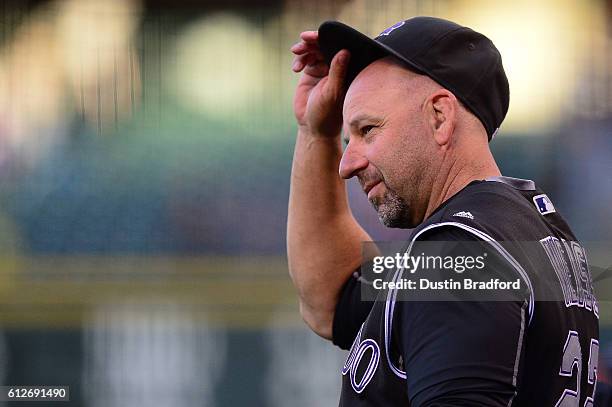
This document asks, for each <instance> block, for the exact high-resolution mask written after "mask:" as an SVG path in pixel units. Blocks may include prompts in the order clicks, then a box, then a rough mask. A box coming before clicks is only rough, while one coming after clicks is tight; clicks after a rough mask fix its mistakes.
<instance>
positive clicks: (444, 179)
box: [424, 148, 501, 219]
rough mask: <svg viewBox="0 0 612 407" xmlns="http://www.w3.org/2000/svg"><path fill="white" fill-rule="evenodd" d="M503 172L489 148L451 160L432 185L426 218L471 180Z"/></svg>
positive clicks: (482, 178)
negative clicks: (466, 156)
mask: <svg viewBox="0 0 612 407" xmlns="http://www.w3.org/2000/svg"><path fill="white" fill-rule="evenodd" d="M500 175H501V172H500V171H499V168H498V167H497V164H496V163H495V160H494V159H493V156H492V155H491V152H490V151H489V149H488V148H486V150H485V151H479V152H477V153H474V154H471V157H469V158H468V159H465V158H464V159H457V158H456V157H455V159H454V160H450V165H446V166H442V167H441V168H440V171H438V173H437V175H436V177H435V179H434V182H433V184H432V187H431V194H430V197H429V201H428V205H427V209H426V210H425V216H424V219H427V218H429V217H430V216H431V214H432V213H433V212H434V211H435V210H436V209H437V208H438V207H439V206H440V205H442V204H443V203H444V202H446V201H447V200H448V199H450V198H451V197H452V196H453V195H455V194H456V193H457V192H459V191H461V190H462V189H463V188H465V187H466V186H467V185H468V184H469V183H470V182H472V181H476V180H484V179H486V178H489V177H494V176H500Z"/></svg>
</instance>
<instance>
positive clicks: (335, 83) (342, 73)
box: [327, 49, 351, 95]
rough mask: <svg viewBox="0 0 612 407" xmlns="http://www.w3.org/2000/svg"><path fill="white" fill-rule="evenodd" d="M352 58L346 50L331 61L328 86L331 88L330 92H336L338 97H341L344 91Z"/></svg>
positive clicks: (341, 51)
mask: <svg viewBox="0 0 612 407" xmlns="http://www.w3.org/2000/svg"><path fill="white" fill-rule="evenodd" d="M350 57H351V55H350V53H349V52H348V51H347V50H346V49H343V50H340V51H339V52H338V53H337V54H336V55H334V58H333V59H332V61H331V65H330V67H329V79H328V82H327V84H328V85H327V86H329V87H330V91H332V92H334V93H335V94H336V95H340V94H342V92H343V91H344V81H345V79H346V73H347V68H348V63H349V60H350Z"/></svg>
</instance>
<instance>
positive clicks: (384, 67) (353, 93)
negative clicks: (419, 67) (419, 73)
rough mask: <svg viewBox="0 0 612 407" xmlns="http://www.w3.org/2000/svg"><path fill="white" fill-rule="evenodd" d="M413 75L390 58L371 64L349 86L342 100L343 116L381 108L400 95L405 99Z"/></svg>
mask: <svg viewBox="0 0 612 407" xmlns="http://www.w3.org/2000/svg"><path fill="white" fill-rule="evenodd" d="M413 75H415V74H413V73H412V72H410V71H408V70H407V69H406V68H404V67H402V66H401V65H400V64H398V63H396V62H394V61H393V59H391V58H383V59H379V60H376V61H374V62H372V63H371V64H370V65H368V66H367V67H366V68H365V69H363V70H362V71H361V72H360V73H359V74H358V75H357V77H356V78H355V79H354V80H353V82H352V83H351V85H350V86H349V88H348V90H347V92H346V96H345V98H344V108H343V111H344V114H345V115H346V114H350V113H351V112H352V111H354V110H356V109H359V108H364V107H368V106H381V104H382V105H384V104H386V103H390V102H391V101H395V100H396V99H397V98H398V97H399V96H402V95H403V96H404V97H406V96H407V94H406V91H407V87H408V85H409V82H410V80H411V78H412V76H413Z"/></svg>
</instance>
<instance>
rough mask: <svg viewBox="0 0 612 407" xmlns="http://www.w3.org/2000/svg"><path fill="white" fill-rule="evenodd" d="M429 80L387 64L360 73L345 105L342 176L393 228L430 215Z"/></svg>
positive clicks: (381, 62) (386, 60) (384, 61)
mask: <svg viewBox="0 0 612 407" xmlns="http://www.w3.org/2000/svg"><path fill="white" fill-rule="evenodd" d="M425 78H426V77H423V76H421V75H416V74H414V73H412V72H409V71H408V70H406V69H405V68H403V67H401V66H400V65H398V64H396V63H394V62H393V61H392V60H391V59H390V58H384V59H381V60H378V61H375V62H373V63H372V64H370V65H369V66H368V67H366V68H365V69H364V70H363V71H361V72H360V74H359V75H358V76H357V78H355V80H354V81H353V82H352V84H351V86H350V87H349V89H348V91H347V94H346V97H345V100H344V108H343V120H344V138H345V141H348V145H347V147H346V149H345V151H344V154H343V156H342V161H341V163H340V175H341V176H342V177H343V178H346V179H348V178H351V177H354V176H356V177H357V178H358V179H359V182H360V184H361V186H362V188H363V189H364V192H366V193H367V195H368V199H369V201H370V202H371V203H372V205H373V206H374V208H375V209H376V211H377V212H378V216H379V218H380V220H381V222H382V223H383V224H385V225H386V226H389V227H414V226H416V225H417V224H419V223H420V222H421V221H422V220H423V217H424V212H425V209H426V204H427V202H426V200H425V199H424V198H425V197H426V196H427V193H428V191H429V190H430V188H427V187H426V186H425V185H423V184H424V182H423V176H424V174H426V172H427V171H428V169H429V168H430V166H431V161H432V160H431V157H430V156H432V155H433V154H435V152H434V150H433V149H432V148H433V146H432V145H431V144H432V141H431V137H428V136H427V135H428V127H427V126H426V120H425V116H424V114H423V109H422V102H423V101H424V100H425V98H426V96H427V95H426V91H427V90H428V89H429V88H431V86H430V85H428V83H427V82H426V81H427V79H425Z"/></svg>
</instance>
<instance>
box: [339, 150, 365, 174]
mask: <svg viewBox="0 0 612 407" xmlns="http://www.w3.org/2000/svg"><path fill="white" fill-rule="evenodd" d="M367 166H368V160H367V159H366V157H365V155H364V154H363V153H362V152H360V151H359V149H357V148H355V147H353V146H352V145H351V143H349V144H348V145H347V146H346V149H345V150H344V153H343V154H342V159H341V160H340V171H339V173H340V176H341V177H342V178H344V179H349V178H352V177H354V176H356V175H357V174H358V173H359V171H361V170H363V169H365V168H366V167H367Z"/></svg>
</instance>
